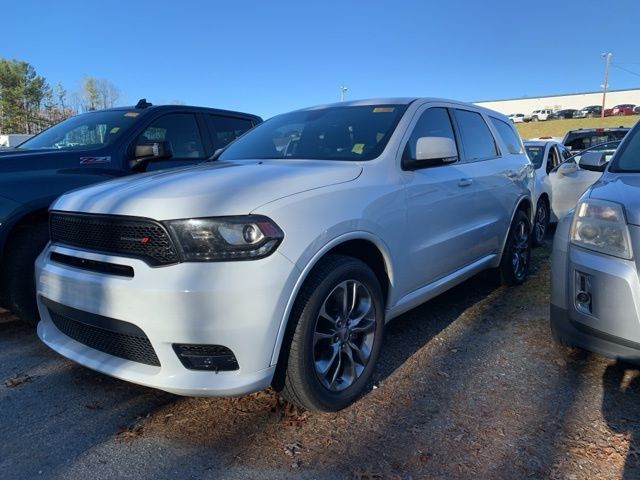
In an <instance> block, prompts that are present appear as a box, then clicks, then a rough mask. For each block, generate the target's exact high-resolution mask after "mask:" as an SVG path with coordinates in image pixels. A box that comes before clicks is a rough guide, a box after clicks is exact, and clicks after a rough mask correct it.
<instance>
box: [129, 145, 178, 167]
mask: <svg viewBox="0 0 640 480" xmlns="http://www.w3.org/2000/svg"><path fill="white" fill-rule="evenodd" d="M171 157H173V151H172V150H171V144H170V143H169V142H152V143H140V144H138V145H136V149H135V153H134V158H133V160H131V161H130V162H129V166H130V167H131V169H132V170H141V169H142V168H143V167H145V166H146V165H147V163H149V162H151V161H153V160H167V159H169V158H171Z"/></svg>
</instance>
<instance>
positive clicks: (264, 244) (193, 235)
mask: <svg viewBox="0 0 640 480" xmlns="http://www.w3.org/2000/svg"><path fill="white" fill-rule="evenodd" d="M164 223H165V225H166V226H167V227H168V228H169V230H170V231H171V233H172V234H173V237H174V238H175V239H176V240H177V243H178V247H179V249H180V253H181V254H182V258H183V259H184V261H187V262H216V261H218V262H219V261H229V260H254V259H258V258H264V257H267V256H269V255H271V254H272V253H273V252H274V251H275V249H276V248H277V247H278V245H279V244H280V242H281V241H282V239H283V238H284V233H283V232H282V230H281V229H280V227H278V225H276V224H275V223H274V222H273V221H272V220H270V219H269V218H267V217H263V216H260V215H246V216H237V217H213V218H191V219H186V220H170V221H167V222H164Z"/></svg>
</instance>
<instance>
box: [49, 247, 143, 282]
mask: <svg viewBox="0 0 640 480" xmlns="http://www.w3.org/2000/svg"><path fill="white" fill-rule="evenodd" d="M51 260H53V261H54V262H58V263H62V264H63V265H69V266H70V267H75V268H79V269H81V270H89V271H90V272H98V273H106V274H109V275H118V276H120V277H128V278H133V268H131V267H130V266H128V265H118V264H117V263H107V262H99V261H97V260H89V259H88V258H80V257H72V256H71V255H64V254H62V253H58V252H52V253H51Z"/></svg>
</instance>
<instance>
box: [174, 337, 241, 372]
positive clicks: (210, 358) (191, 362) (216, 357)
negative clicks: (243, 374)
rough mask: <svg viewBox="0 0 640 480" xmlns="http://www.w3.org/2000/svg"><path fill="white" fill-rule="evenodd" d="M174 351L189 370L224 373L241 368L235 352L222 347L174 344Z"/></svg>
mask: <svg viewBox="0 0 640 480" xmlns="http://www.w3.org/2000/svg"><path fill="white" fill-rule="evenodd" d="M173 350H174V352H176V355H178V358H179V359H180V361H181V362H182V365H184V366H185V368H188V369H189V370H210V371H214V372H224V371H231V370H238V369H239V368H240V367H239V365H238V361H237V360H236V356H235V355H234V354H233V352H232V351H231V350H229V349H228V348H227V347H223V346H222V345H194V344H181V343H174V344H173Z"/></svg>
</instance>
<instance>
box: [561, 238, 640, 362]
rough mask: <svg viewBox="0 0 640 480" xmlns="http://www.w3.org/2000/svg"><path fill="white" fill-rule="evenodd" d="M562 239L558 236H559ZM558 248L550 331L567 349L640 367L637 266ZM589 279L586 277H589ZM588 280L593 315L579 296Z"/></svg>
mask: <svg viewBox="0 0 640 480" xmlns="http://www.w3.org/2000/svg"><path fill="white" fill-rule="evenodd" d="M557 234H558V233H557ZM558 243H559V242H558V241H556V244H555V245H554V252H553V257H552V294H551V312H550V313H551V329H552V332H553V334H554V336H555V337H556V339H559V340H561V341H563V342H564V343H567V344H569V345H574V346H577V347H581V348H584V349H586V350H590V351H593V352H596V353H600V354H602V355H605V356H608V357H612V358H617V359H621V360H625V361H630V362H635V363H640V282H639V280H638V272H637V268H636V264H635V262H634V261H629V260H623V259H620V258H616V257H611V256H608V255H602V254H599V253H596V252H592V251H590V250H586V249H583V248H579V247H576V246H574V245H569V244H567V245H566V249H565V248H562V245H561V246H560V248H557V247H558ZM585 276H586V277H585ZM580 278H588V279H589V281H588V283H589V294H590V297H591V311H590V312H588V311H585V308H584V305H580V303H579V301H578V299H577V294H578V292H580V291H581V290H582V287H583V285H584V283H580Z"/></svg>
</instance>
